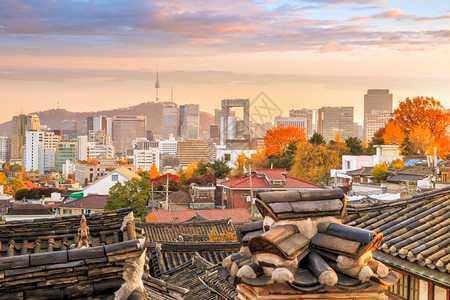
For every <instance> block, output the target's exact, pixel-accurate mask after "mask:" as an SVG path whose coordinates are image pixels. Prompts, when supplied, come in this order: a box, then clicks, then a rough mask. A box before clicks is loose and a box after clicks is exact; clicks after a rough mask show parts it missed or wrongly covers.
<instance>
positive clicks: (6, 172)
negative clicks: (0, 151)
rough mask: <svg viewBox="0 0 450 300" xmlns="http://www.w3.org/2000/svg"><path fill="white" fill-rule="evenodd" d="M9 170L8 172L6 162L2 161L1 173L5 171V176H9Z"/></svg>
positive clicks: (8, 168)
mask: <svg viewBox="0 0 450 300" xmlns="http://www.w3.org/2000/svg"><path fill="white" fill-rule="evenodd" d="M9 172H10V167H9V165H8V163H4V164H3V173H5V175H6V177H8V176H9Z"/></svg>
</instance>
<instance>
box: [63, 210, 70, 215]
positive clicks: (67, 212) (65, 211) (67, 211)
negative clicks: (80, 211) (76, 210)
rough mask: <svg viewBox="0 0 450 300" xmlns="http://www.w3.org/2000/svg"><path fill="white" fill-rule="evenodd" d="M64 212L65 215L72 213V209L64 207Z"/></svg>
mask: <svg viewBox="0 0 450 300" xmlns="http://www.w3.org/2000/svg"><path fill="white" fill-rule="evenodd" d="M63 214H64V215H71V214H72V210H71V209H63Z"/></svg>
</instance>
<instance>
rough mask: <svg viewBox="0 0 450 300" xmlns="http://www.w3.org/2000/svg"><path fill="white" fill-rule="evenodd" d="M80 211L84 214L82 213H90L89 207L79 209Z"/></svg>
mask: <svg viewBox="0 0 450 300" xmlns="http://www.w3.org/2000/svg"><path fill="white" fill-rule="evenodd" d="M81 213H82V214H83V215H84V214H90V213H91V210H90V209H82V210H81Z"/></svg>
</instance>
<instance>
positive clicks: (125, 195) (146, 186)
mask: <svg viewBox="0 0 450 300" xmlns="http://www.w3.org/2000/svg"><path fill="white" fill-rule="evenodd" d="M150 195H151V185H150V181H149V180H146V179H140V178H133V179H131V180H129V181H126V182H123V183H120V182H118V183H116V184H115V185H114V186H113V187H111V189H110V190H109V200H108V202H107V203H106V206H105V210H114V209H119V208H125V207H131V208H132V209H133V212H134V214H135V216H136V218H138V219H140V220H143V219H145V216H146V215H147V204H148V199H149V198H150Z"/></svg>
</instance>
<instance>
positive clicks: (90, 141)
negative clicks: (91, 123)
mask: <svg viewBox="0 0 450 300" xmlns="http://www.w3.org/2000/svg"><path fill="white" fill-rule="evenodd" d="M81 142H83V140H82V139H81ZM78 146H80V145H78ZM86 146H87V147H86V149H87V151H86V155H87V157H92V158H94V157H95V158H98V157H100V156H110V157H114V146H113V142H112V140H111V136H110V135H109V134H105V132H104V131H103V130H98V131H89V135H88V136H87V144H86ZM78 153H80V152H79V151H78Z"/></svg>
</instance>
